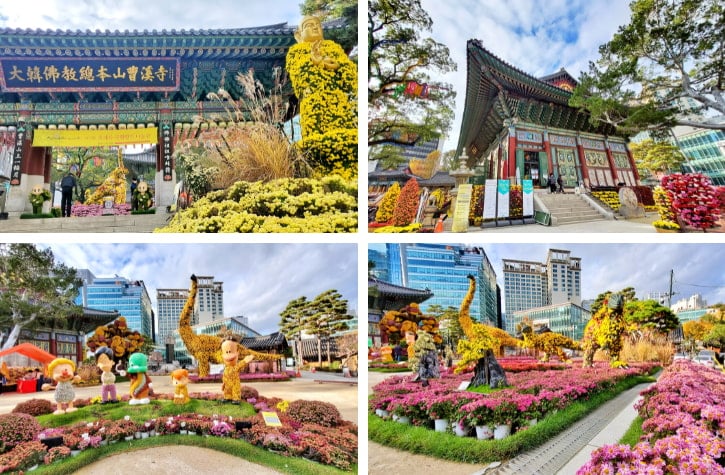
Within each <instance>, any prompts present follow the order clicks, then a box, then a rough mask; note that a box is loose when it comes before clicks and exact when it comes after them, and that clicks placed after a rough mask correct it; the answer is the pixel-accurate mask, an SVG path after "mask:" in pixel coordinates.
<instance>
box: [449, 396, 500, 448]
mask: <svg viewBox="0 0 725 475" xmlns="http://www.w3.org/2000/svg"><path fill="white" fill-rule="evenodd" d="M492 402H493V401H492V400H491V399H490V398H481V399H477V400H474V401H471V402H468V403H466V404H464V405H462V406H461V407H460V408H459V409H458V411H457V416H456V417H458V419H459V420H463V421H465V423H466V424H467V425H469V426H473V427H475V428H476V437H477V438H478V439H490V438H491V437H493V429H492V425H493V407H492Z"/></svg>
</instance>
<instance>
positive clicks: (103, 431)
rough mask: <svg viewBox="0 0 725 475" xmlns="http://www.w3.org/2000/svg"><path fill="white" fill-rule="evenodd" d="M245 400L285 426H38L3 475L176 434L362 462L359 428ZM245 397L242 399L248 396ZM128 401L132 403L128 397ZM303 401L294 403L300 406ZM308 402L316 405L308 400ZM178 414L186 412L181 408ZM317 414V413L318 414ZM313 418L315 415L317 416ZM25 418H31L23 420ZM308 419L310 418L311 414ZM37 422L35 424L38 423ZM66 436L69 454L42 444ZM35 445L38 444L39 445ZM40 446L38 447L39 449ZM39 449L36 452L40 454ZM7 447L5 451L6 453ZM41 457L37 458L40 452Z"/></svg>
mask: <svg viewBox="0 0 725 475" xmlns="http://www.w3.org/2000/svg"><path fill="white" fill-rule="evenodd" d="M245 393H246V394H247V396H252V397H247V398H246V401H247V402H248V403H250V404H253V405H254V407H255V408H257V409H258V410H263V411H277V412H278V416H279V419H280V421H281V422H282V424H283V426H282V427H270V426H268V425H267V424H266V423H265V421H264V419H263V417H262V415H261V414H259V413H257V414H255V415H254V416H252V417H250V418H244V419H241V418H233V417H231V416H225V415H223V414H219V415H213V416H208V415H203V414H194V413H181V414H177V415H172V416H162V417H157V418H153V419H149V420H146V421H133V420H131V419H130V417H129V416H126V417H125V418H123V419H119V420H106V419H96V420H94V421H92V422H87V423H86V422H79V423H75V424H73V425H69V426H65V427H57V428H42V427H40V426H39V425H37V423H36V429H35V430H34V435H33V436H32V439H33V440H31V441H26V442H23V443H22V444H20V445H19V446H18V447H13V448H12V450H10V451H7V452H5V453H3V449H2V448H0V473H5V472H6V471H13V470H19V469H22V468H23V467H24V466H26V465H27V464H28V463H30V462H31V461H36V459H37V462H39V463H43V461H45V463H46V464H49V463H52V462H53V461H55V460H59V459H62V458H65V457H67V456H68V455H69V453H70V451H69V450H70V449H72V450H86V449H91V448H95V447H99V446H100V445H102V444H104V443H113V442H116V441H119V440H122V439H124V438H132V437H135V438H139V437H153V436H162V435H171V434H189V433H193V434H195V435H199V436H202V435H204V436H216V437H228V438H234V439H242V440H246V441H247V442H249V443H251V444H253V445H257V446H260V447H262V448H266V449H269V450H274V451H275V452H277V453H280V454H283V455H287V456H292V457H304V458H307V459H309V460H313V461H316V462H319V463H323V464H327V465H332V466H334V467H337V468H339V469H342V470H350V469H351V468H352V466H353V465H354V464H356V463H357V450H358V447H357V425H356V424H353V423H352V422H349V421H343V420H341V419H339V420H336V423H335V424H334V426H332V427H330V426H323V425H321V424H322V423H323V422H324V421H316V422H310V421H301V420H300V419H299V418H297V417H296V416H295V414H293V413H292V411H287V412H283V411H285V410H286V409H284V408H283V409H280V406H278V405H280V404H281V405H284V404H287V403H285V402H283V401H282V400H281V399H279V398H266V397H264V396H261V395H259V394H258V393H257V392H256V390H253V389H251V388H249V389H247V391H245ZM245 393H243V397H244V394H245ZM191 397H192V398H194V399H208V400H218V399H220V398H221V395H220V394H218V393H192V394H191ZM126 399H127V398H126ZM155 399H158V400H169V401H170V400H172V399H173V394H157V395H155ZM299 402H300V401H296V402H293V403H292V404H293V405H294V404H298V403H299ZM307 402H308V403H313V402H311V401H307ZM88 404H90V401H89V400H88V399H77V400H76V401H74V405H75V406H76V407H82V406H85V405H88ZM179 409H183V408H182V407H181V406H179ZM313 412H314V411H313ZM312 415H313V416H314V414H312ZM18 416H20V417H28V418H30V419H32V417H31V416H26V415H18ZM308 416H309V414H308ZM33 421H34V420H33ZM242 421H243V422H246V423H247V425H248V426H249V427H247V428H240V430H237V424H236V422H242ZM51 437H62V438H63V447H64V450H54V449H51V450H50V451H47V450H46V449H45V446H43V445H38V444H39V442H38V441H41V440H43V439H47V438H51ZM31 444H36V445H35V446H33V445H31ZM36 446H37V447H36ZM36 448H37V450H35V449H36ZM7 449H8V447H6V448H5V450H7ZM36 452H37V453H36Z"/></svg>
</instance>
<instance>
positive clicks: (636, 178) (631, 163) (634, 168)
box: [624, 144, 640, 185]
mask: <svg viewBox="0 0 725 475" xmlns="http://www.w3.org/2000/svg"><path fill="white" fill-rule="evenodd" d="M624 150H625V151H626V152H627V159H629V166H630V167H632V173H634V181H635V183H636V184H637V185H639V184H640V181H639V170H637V165H635V164H634V157H633V156H632V152H630V151H629V147H627V144H625V145H624Z"/></svg>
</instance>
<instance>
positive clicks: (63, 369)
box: [42, 358, 81, 414]
mask: <svg viewBox="0 0 725 475" xmlns="http://www.w3.org/2000/svg"><path fill="white" fill-rule="evenodd" d="M75 372H76V364H75V363H74V362H72V361H71V360H69V359H67V358H56V359H54V360H53V361H51V362H50V364H49V365H48V374H49V375H50V377H51V378H53V381H55V386H52V385H50V384H44V385H43V386H42V389H43V391H49V390H51V389H53V388H55V394H54V396H53V397H54V398H55V402H57V403H58V408H57V409H56V410H55V412H54V413H53V414H65V413H66V412H73V411H77V410H78V409H77V408H75V407H73V400H74V399H75V397H76V393H75V391H74V390H73V383H79V382H80V381H81V377H80V376H78V375H75Z"/></svg>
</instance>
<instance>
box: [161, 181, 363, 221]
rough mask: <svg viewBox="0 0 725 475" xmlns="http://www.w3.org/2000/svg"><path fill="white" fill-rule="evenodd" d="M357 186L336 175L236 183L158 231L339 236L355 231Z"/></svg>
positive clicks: (206, 197)
mask: <svg viewBox="0 0 725 475" xmlns="http://www.w3.org/2000/svg"><path fill="white" fill-rule="evenodd" d="M357 226H358V223H357V182H356V181H349V182H348V181H344V180H343V179H342V178H340V177H339V176H328V177H324V178H321V179H319V180H318V179H312V178H298V179H291V178H282V179H279V180H272V181H270V182H266V183H262V182H244V181H240V182H237V183H235V184H234V185H233V186H231V187H230V188H228V189H226V190H222V191H217V192H212V193H209V194H208V195H207V196H205V197H204V198H202V199H200V200H199V201H197V202H195V203H194V204H193V205H192V206H191V207H190V208H188V209H186V210H184V211H181V212H179V213H177V214H176V215H175V216H174V218H173V219H172V220H171V222H170V223H169V225H168V226H166V227H164V228H161V229H157V230H156V231H157V232H171V233H220V232H221V233H269V232H290V233H312V232H317V233H332V232H334V233H340V232H356V231H357Z"/></svg>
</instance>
